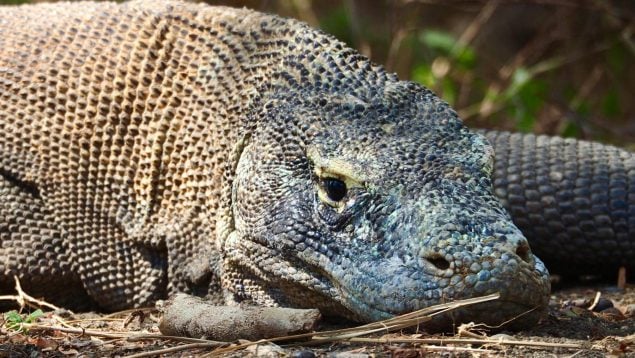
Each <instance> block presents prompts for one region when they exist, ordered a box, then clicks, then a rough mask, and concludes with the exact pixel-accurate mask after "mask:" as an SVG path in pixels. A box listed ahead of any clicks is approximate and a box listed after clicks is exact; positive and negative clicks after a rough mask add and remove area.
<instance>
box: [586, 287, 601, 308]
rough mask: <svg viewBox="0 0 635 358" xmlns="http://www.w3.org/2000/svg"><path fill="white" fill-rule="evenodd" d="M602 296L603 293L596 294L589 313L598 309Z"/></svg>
mask: <svg viewBox="0 0 635 358" xmlns="http://www.w3.org/2000/svg"><path fill="white" fill-rule="evenodd" d="M600 296H602V292H600V291H598V292H596V293H595V298H594V299H593V303H591V306H589V308H587V309H588V310H589V311H593V310H594V309H595V307H597V305H598V303H600Z"/></svg>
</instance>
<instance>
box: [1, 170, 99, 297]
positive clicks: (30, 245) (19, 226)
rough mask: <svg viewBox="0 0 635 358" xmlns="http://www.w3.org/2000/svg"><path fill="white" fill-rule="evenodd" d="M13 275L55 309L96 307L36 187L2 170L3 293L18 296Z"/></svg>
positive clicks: (31, 293)
mask: <svg viewBox="0 0 635 358" xmlns="http://www.w3.org/2000/svg"><path fill="white" fill-rule="evenodd" d="M13 277H17V278H18V279H19V280H20V283H21V286H22V288H23V289H24V290H25V292H27V293H28V294H30V295H32V296H35V297H42V296H44V297H46V300H47V301H48V302H51V303H54V304H56V305H60V306H64V307H68V308H73V309H88V308H91V307H94V302H93V301H92V300H91V299H90V298H89V297H88V295H87V293H86V291H85V290H84V288H83V287H82V284H81V281H80V278H79V275H77V273H76V272H75V271H74V270H73V269H72V267H71V261H70V259H69V255H68V247H67V246H66V239H65V236H64V234H63V233H62V231H61V230H60V229H59V227H58V226H57V225H56V223H55V220H54V219H53V216H52V215H51V213H50V212H49V211H48V210H47V208H46V207H45V205H44V202H43V200H42V199H41V197H40V193H39V191H38V190H37V187H36V186H35V185H31V184H29V183H25V182H24V181H21V180H19V179H16V178H15V177H12V176H11V175H10V174H9V173H7V172H4V171H2V170H1V169H0V293H7V294H9V293H14V292H15V289H14V287H15V283H14V279H13Z"/></svg>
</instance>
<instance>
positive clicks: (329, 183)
mask: <svg viewBox="0 0 635 358" xmlns="http://www.w3.org/2000/svg"><path fill="white" fill-rule="evenodd" d="M324 191H326V195H327V196H328V197H329V199H331V200H333V201H340V200H342V199H344V197H345V196H346V183H344V182H343V181H341V180H338V179H324Z"/></svg>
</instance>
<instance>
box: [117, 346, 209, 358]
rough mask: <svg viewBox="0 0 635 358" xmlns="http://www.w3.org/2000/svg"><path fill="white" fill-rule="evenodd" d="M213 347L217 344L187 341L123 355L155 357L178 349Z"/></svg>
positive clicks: (139, 357) (134, 357)
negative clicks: (186, 342) (177, 344)
mask: <svg viewBox="0 0 635 358" xmlns="http://www.w3.org/2000/svg"><path fill="white" fill-rule="evenodd" d="M214 347H217V346H216V345H214V344H213V343H189V344H183V345H180V346H174V347H170V348H162V349H156V350H153V351H147V352H142V353H137V354H131V355H129V356H125V357H126V358H142V357H157V356H159V355H161V354H169V353H175V352H180V351H186V350H189V349H200V348H214Z"/></svg>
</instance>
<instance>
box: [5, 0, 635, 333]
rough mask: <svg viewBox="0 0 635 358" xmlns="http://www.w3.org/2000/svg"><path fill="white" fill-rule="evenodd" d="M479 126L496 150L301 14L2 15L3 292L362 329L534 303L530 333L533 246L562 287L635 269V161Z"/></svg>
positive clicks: (494, 315)
mask: <svg viewBox="0 0 635 358" xmlns="http://www.w3.org/2000/svg"><path fill="white" fill-rule="evenodd" d="M482 133H483V134H484V135H485V136H486V137H487V138H488V139H489V140H490V142H491V143H492V144H493V147H492V146H491V145H490V144H489V142H488V141H487V140H486V139H485V137H484V136H483V135H480V134H476V133H474V132H472V131H470V130H468V129H467V128H466V127H464V126H463V124H462V122H461V121H460V119H459V118H458V117H457V115H456V113H455V112H454V111H453V110H452V109H451V108H450V107H449V106H448V105H447V104H446V103H445V102H443V101H442V100H440V99H439V98H437V97H436V96H435V95H434V94H433V93H432V92H430V91H429V90H428V89H426V88H423V87H421V86H419V85H417V84H414V83H411V82H405V81H399V79H398V78H397V77H396V76H395V75H394V74H390V73H386V72H385V70H384V69H383V68H382V67H381V66H377V65H374V64H372V63H371V62H369V61H368V60H367V59H366V58H365V57H363V56H361V55H360V54H358V53H357V52H356V51H354V50H352V49H349V48H347V47H346V46H345V45H344V44H343V43H341V42H339V41H337V40H336V39H334V38H332V37H330V36H328V35H326V34H324V33H322V32H320V31H319V30H315V29H312V28H310V27H308V26H307V25H305V24H303V23H301V22H298V21H294V20H289V19H282V18H279V17H276V16H271V15H266V14H262V13H258V12H254V11H250V10H245V9H231V8H224V7H209V6H206V5H195V4H185V3H179V2H167V1H166V2H163V1H162V2H155V1H147V2H144V1H135V2H130V3H125V4H114V3H75V4H73V3H60V4H38V5H35V6H20V7H3V8H1V9H0V257H1V261H0V275H1V276H0V292H2V293H5V292H9V291H11V290H12V286H13V278H12V277H13V276H14V275H15V276H17V277H19V278H20V280H21V282H22V284H23V286H24V288H25V289H26V290H28V291H29V292H31V293H32V294H34V295H43V296H45V297H46V298H47V299H48V300H50V301H52V302H55V303H57V304H61V305H65V306H68V307H71V308H94V307H100V308H101V309H104V310H119V309H123V308H127V307H133V306H146V305H150V304H151V303H152V302H153V301H155V300H157V299H160V298H164V297H166V295H168V294H169V293H173V292H179V291H180V292H188V293H192V294H195V295H199V296H205V297H207V298H209V299H210V300H212V301H214V302H218V303H219V304H223V303H224V304H234V303H236V302H250V303H254V304H258V305H282V306H293V307H315V308H319V309H321V310H322V312H323V313H325V314H327V315H335V316H344V317H348V318H352V319H356V320H360V321H371V320H377V319H381V318H386V317H389V316H391V315H395V314H399V313H403V312H407V311H411V310H415V309H417V308H422V307H425V306H429V305H432V304H435V303H439V302H443V301H448V300H453V299H460V298H468V297H473V296H479V295H484V294H488V293H491V292H500V293H501V296H502V299H501V300H499V301H497V302H494V303H488V304H483V305H481V306H480V307H478V309H466V310H463V311H461V312H459V313H457V314H456V315H455V316H454V317H453V318H454V319H455V320H457V321H464V320H478V321H483V322H487V323H492V324H496V323H500V322H501V321H503V320H506V319H508V318H510V317H514V316H516V315H518V314H521V313H523V312H526V311H528V310H532V309H533V311H531V312H530V313H528V314H526V315H524V316H522V317H521V318H520V319H518V320H516V321H514V322H515V323H514V324H516V325H517V326H519V327H520V326H524V325H529V324H532V323H533V322H535V321H536V320H537V319H538V318H539V317H540V316H541V314H542V313H543V312H544V310H545V307H546V304H547V301H548V298H549V291H550V287H549V279H548V272H547V269H546V268H545V265H543V263H542V262H541V261H540V260H539V259H538V258H537V257H536V256H534V252H536V253H537V254H538V255H537V256H538V257H541V258H542V259H544V260H545V262H546V263H547V266H548V267H549V268H550V269H551V270H552V271H558V272H575V273H581V272H584V271H585V270H601V271H607V270H608V271H611V270H615V269H616V268H617V267H619V266H620V265H626V266H628V267H630V268H633V263H634V262H635V238H634V237H635V157H634V156H633V153H630V152H627V151H624V150H621V149H618V148H615V147H611V146H606V145H601V144H597V143H590V142H584V141H576V140H570V139H567V140H565V139H560V138H552V137H546V136H534V135H519V134H509V133H499V132H482ZM494 152H496V161H495V162H494ZM492 174H493V177H492ZM492 178H493V179H492ZM492 184H493V185H492ZM508 213H511V215H512V217H510V215H509V214H508ZM512 218H513V221H514V222H515V224H514V222H512ZM519 228H520V229H519ZM521 230H522V231H523V233H521ZM528 240H529V243H528ZM530 246H531V247H532V249H533V250H534V251H532V249H530Z"/></svg>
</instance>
